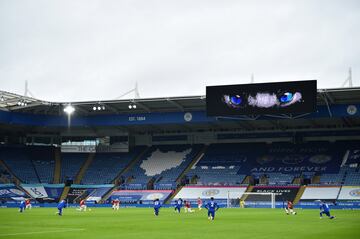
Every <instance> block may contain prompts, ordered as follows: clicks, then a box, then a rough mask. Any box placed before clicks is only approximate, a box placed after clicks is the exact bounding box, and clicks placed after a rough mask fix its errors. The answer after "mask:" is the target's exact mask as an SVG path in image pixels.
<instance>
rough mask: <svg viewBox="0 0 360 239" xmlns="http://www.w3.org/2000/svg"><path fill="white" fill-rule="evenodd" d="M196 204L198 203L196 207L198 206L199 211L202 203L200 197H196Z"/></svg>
mask: <svg viewBox="0 0 360 239" xmlns="http://www.w3.org/2000/svg"><path fill="white" fill-rule="evenodd" d="M197 205H198V208H199V211H200V210H201V208H202V205H203V202H202V200H201V198H198V199H197Z"/></svg>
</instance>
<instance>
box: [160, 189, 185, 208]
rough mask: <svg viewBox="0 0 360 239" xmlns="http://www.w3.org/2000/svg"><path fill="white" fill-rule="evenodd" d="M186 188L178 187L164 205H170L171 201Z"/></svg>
mask: <svg viewBox="0 0 360 239" xmlns="http://www.w3.org/2000/svg"><path fill="white" fill-rule="evenodd" d="M183 187H184V186H181V185H180V186H179V187H177V189H176V190H175V191H174V192H173V193H172V194H170V196H169V197H168V198H167V199H165V200H164V204H170V203H171V200H172V199H173V198H174V197H175V196H176V194H178V193H179V192H180V190H181V189H182V188H183Z"/></svg>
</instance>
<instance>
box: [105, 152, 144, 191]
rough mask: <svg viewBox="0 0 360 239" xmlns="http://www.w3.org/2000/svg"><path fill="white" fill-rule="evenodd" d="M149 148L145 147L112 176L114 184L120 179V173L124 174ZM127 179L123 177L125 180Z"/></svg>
mask: <svg viewBox="0 0 360 239" xmlns="http://www.w3.org/2000/svg"><path fill="white" fill-rule="evenodd" d="M149 149H150V147H146V148H145V149H144V150H143V151H141V152H140V153H139V154H138V155H137V156H136V157H135V158H134V159H133V160H131V161H130V163H129V164H128V165H127V166H126V167H125V168H124V169H123V170H121V171H120V172H119V174H118V175H117V176H116V177H115V178H114V180H113V181H112V183H114V184H116V182H117V181H118V180H119V179H120V177H121V175H123V174H125V173H126V172H127V171H129V170H130V169H131V168H132V167H134V165H135V164H136V163H137V162H138V161H139V160H140V159H141V158H142V157H143V156H144V155H145V154H146V153H147V151H148V150H149ZM126 180H127V179H125V181H126Z"/></svg>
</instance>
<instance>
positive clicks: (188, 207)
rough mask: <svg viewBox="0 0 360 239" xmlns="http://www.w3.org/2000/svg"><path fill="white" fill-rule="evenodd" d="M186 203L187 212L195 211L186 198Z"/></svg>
mask: <svg viewBox="0 0 360 239" xmlns="http://www.w3.org/2000/svg"><path fill="white" fill-rule="evenodd" d="M184 203H185V207H184V210H185V212H193V210H192V209H191V204H190V202H189V201H186V200H185V201H184Z"/></svg>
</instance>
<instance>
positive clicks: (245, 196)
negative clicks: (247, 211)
mask: <svg viewBox="0 0 360 239" xmlns="http://www.w3.org/2000/svg"><path fill="white" fill-rule="evenodd" d="M253 188H254V186H249V187H248V188H247V189H246V191H245V192H246V193H251V192H252V190H253ZM248 196H249V195H248V194H243V195H242V196H241V198H240V201H245V200H246V198H247V197H248Z"/></svg>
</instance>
